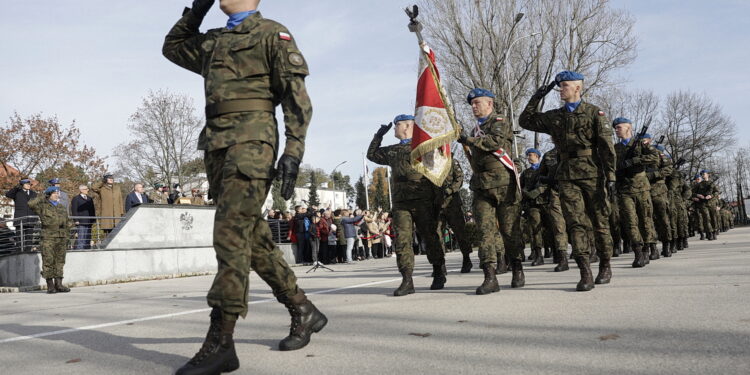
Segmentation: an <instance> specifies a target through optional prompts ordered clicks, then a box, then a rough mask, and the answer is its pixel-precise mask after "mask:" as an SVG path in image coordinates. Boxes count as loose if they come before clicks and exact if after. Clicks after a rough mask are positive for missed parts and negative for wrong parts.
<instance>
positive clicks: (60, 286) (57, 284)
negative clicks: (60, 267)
mask: <svg viewBox="0 0 750 375" xmlns="http://www.w3.org/2000/svg"><path fill="white" fill-rule="evenodd" d="M55 290H57V292H58V293H67V292H70V288H68V287H66V286H65V285H63V283H62V277H55Z"/></svg>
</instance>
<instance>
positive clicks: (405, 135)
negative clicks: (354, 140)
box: [367, 115, 447, 297]
mask: <svg viewBox="0 0 750 375" xmlns="http://www.w3.org/2000/svg"><path fill="white" fill-rule="evenodd" d="M393 124H396V127H395V129H394V133H395V136H396V138H398V139H399V143H397V144H395V145H390V146H385V147H380V144H381V143H382V142H383V136H385V134H386V133H388V131H389V130H390V129H391V127H392V126H393ZM413 133H414V116H412V115H398V116H396V118H394V119H393V122H392V123H390V124H388V125H382V126H381V127H380V129H378V131H377V133H375V136H374V137H373V138H372V141H371V142H370V146H369V147H368V148H367V159H369V160H370V161H372V162H373V163H377V164H381V165H388V166H390V167H391V170H392V171H393V174H392V175H391V187H392V188H393V208H392V211H393V229H394V230H395V231H396V238H395V242H396V243H395V247H396V263H397V264H398V271H399V272H400V273H401V277H402V281H401V285H399V287H398V288H397V289H396V290H394V291H393V295H394V296H396V297H400V296H405V295H407V294H412V293H414V282H413V280H412V273H413V271H414V249H413V248H412V241H413V238H414V236H413V228H414V226H415V225H416V228H417V231H418V232H419V234H420V236H421V237H422V239H423V240H424V241H425V244H426V245H427V246H426V247H427V260H429V262H430V264H432V271H433V279H432V284H431V285H430V289H432V290H437V289H443V287H444V286H445V282H446V274H447V271H446V269H445V253H444V252H443V247H442V245H441V243H440V235H439V234H438V214H439V212H438V211H439V210H438V209H437V207H436V206H435V201H436V197H437V196H438V195H437V191H436V190H437V187H436V186H435V185H433V183H432V182H430V180H428V179H427V178H426V177H424V176H423V175H422V174H421V173H419V172H418V171H417V170H415V169H414V168H413V167H412V166H411V137H412V135H413Z"/></svg>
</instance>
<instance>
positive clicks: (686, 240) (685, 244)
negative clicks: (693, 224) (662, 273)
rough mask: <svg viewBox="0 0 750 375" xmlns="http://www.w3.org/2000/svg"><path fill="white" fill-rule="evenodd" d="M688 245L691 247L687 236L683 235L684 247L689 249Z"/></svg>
mask: <svg viewBox="0 0 750 375" xmlns="http://www.w3.org/2000/svg"><path fill="white" fill-rule="evenodd" d="M688 247H690V245H688V239H687V237H682V248H683V249H687V248H688Z"/></svg>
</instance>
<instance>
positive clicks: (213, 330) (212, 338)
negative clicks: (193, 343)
mask: <svg viewBox="0 0 750 375" xmlns="http://www.w3.org/2000/svg"><path fill="white" fill-rule="evenodd" d="M219 332H220V327H219V322H211V326H210V327H209V328H208V334H206V340H205V341H203V345H202V346H201V348H200V350H198V352H197V353H195V355H194V356H193V358H191V359H190V361H188V362H189V363H190V364H193V365H196V364H199V363H201V362H202V361H203V360H205V359H206V358H207V357H208V356H209V355H211V354H213V353H215V352H216V351H217V350H218V347H219V341H220V340H219V339H220V333H219Z"/></svg>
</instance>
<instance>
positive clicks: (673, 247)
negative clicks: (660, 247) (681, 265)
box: [669, 238, 677, 254]
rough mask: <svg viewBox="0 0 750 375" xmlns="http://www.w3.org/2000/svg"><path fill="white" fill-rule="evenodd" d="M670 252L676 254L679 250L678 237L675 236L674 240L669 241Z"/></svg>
mask: <svg viewBox="0 0 750 375" xmlns="http://www.w3.org/2000/svg"><path fill="white" fill-rule="evenodd" d="M669 252H670V253H671V254H674V253H676V252H677V239H676V238H673V239H672V241H669Z"/></svg>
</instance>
